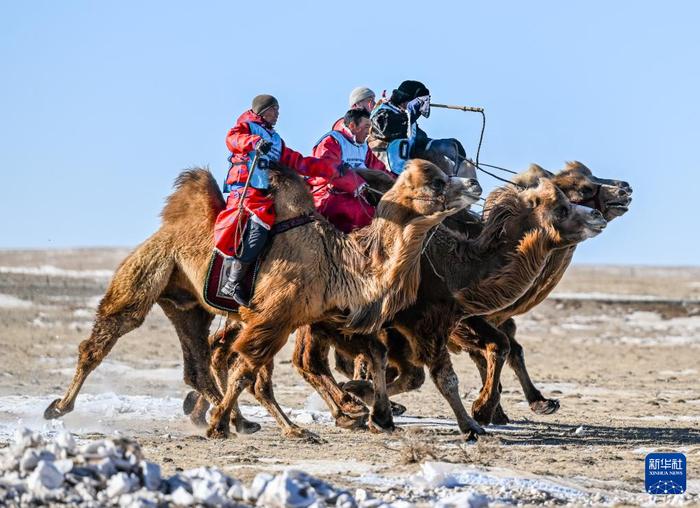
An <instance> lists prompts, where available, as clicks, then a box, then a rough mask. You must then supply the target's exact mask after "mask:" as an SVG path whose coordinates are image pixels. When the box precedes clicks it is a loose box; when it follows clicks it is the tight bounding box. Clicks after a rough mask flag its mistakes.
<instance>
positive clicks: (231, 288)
mask: <svg viewBox="0 0 700 508" xmlns="http://www.w3.org/2000/svg"><path fill="white" fill-rule="evenodd" d="M252 264H253V263H244V262H242V261H240V260H238V259H234V260H233V262H232V263H231V271H230V272H229V274H228V280H227V281H226V284H224V286H223V287H222V288H221V289H220V290H219V292H220V293H221V294H223V295H226V296H228V297H231V298H233V299H234V301H235V302H236V303H237V304H238V305H240V306H242V307H250V295H249V294H248V291H246V290H245V288H244V287H243V280H244V279H245V276H246V275H247V274H248V270H249V269H250V267H251V265H252Z"/></svg>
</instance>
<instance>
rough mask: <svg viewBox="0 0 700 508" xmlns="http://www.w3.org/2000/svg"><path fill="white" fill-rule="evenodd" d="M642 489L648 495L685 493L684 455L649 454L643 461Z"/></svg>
mask: <svg viewBox="0 0 700 508" xmlns="http://www.w3.org/2000/svg"><path fill="white" fill-rule="evenodd" d="M644 487H645V488H646V491H647V492H648V493H649V494H655V495H662V496H663V495H668V494H683V493H684V492H685V455H683V454H682V453H650V454H648V455H647V456H646V458H645V459H644Z"/></svg>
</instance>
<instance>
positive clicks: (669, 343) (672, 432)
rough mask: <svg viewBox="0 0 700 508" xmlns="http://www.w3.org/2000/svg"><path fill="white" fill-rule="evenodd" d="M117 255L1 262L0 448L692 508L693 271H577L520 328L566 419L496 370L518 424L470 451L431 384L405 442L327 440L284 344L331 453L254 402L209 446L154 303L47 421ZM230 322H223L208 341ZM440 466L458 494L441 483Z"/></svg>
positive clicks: (412, 491) (16, 256)
mask: <svg viewBox="0 0 700 508" xmlns="http://www.w3.org/2000/svg"><path fill="white" fill-rule="evenodd" d="M127 253H128V250H127V249H116V248H115V249H81V250H60V251H59V250H54V251H0V347H1V349H0V448H1V447H5V446H7V445H8V443H9V442H10V441H11V439H12V435H13V433H14V431H15V430H16V429H17V428H18V427H29V428H32V429H36V430H40V431H41V432H43V433H47V434H50V433H51V432H53V431H55V430H56V429H58V428H61V427H63V428H65V429H67V430H69V431H70V432H72V433H74V434H75V435H76V436H77V438H78V439H79V440H86V439H92V438H98V437H101V436H113V435H114V433H119V434H121V435H124V436H130V437H134V438H136V439H137V440H138V441H139V442H140V443H141V446H142V448H143V451H144V453H145V455H146V456H147V457H148V459H149V460H152V461H154V462H158V463H160V464H161V466H162V468H163V472H164V473H165V474H168V473H173V472H175V471H178V470H181V469H184V470H186V469H190V468H194V467H199V466H205V465H206V466H216V467H219V468H221V469H223V470H224V471H225V472H226V473H227V474H229V475H231V476H234V477H236V478H239V479H241V480H244V481H250V480H251V479H252V478H253V477H254V476H255V475H256V474H258V473H260V472H273V473H274V472H277V471H281V470H283V469H285V468H289V467H291V468H295V469H300V470H303V471H306V472H308V473H310V474H312V475H314V476H317V477H319V478H322V479H324V480H327V481H329V482H332V483H333V484H335V485H341V486H343V487H344V488H348V489H351V490H353V491H354V489H366V490H367V491H370V492H371V493H372V494H373V495H374V496H377V497H379V498H381V499H383V500H385V501H396V500H405V501H407V502H410V503H415V504H417V505H419V506H422V505H424V506H432V505H434V504H436V503H437V502H438V500H439V499H442V498H445V497H448V496H450V495H454V494H455V493H459V492H464V491H470V492H478V493H481V494H483V495H486V496H488V499H489V501H490V503H491V504H492V505H509V504H521V505H529V504H540V503H548V504H567V503H570V504H577V505H591V504H593V505H597V504H623V505H625V504H626V505H638V504H644V503H652V502H656V503H660V502H673V503H676V504H684V503H687V504H699V503H700V376H699V373H700V268H660V267H622V266H615V267H604V266H587V265H584V266H573V267H572V268H571V269H570V270H569V272H568V273H567V275H566V276H565V279H564V280H563V281H562V283H561V284H560V285H559V287H558V288H557V290H556V291H555V293H554V294H553V295H551V296H550V298H549V299H548V300H546V301H545V302H544V303H543V304H542V305H540V306H539V307H538V308H536V309H534V310H533V311H532V312H530V313H528V314H526V315H524V316H520V317H518V318H517V324H518V335H517V336H518V338H519V340H520V342H521V344H522V345H523V346H524V347H525V351H526V361H527V365H528V367H529V370H530V372H531V375H532V378H533V380H534V381H535V383H536V385H537V386H538V387H539V388H540V390H542V392H543V393H544V394H545V396H547V397H554V398H558V399H559V400H560V402H561V409H560V410H559V411H558V412H557V413H555V414H553V415H548V416H542V415H537V414H535V413H533V412H531V411H530V409H529V407H528V405H527V403H526V402H525V398H524V396H523V394H522V392H521V390H520V387H519V385H518V382H517V379H516V378H515V376H514V374H513V373H512V371H511V370H509V369H508V368H507V367H506V368H505V369H504V374H503V377H502V383H503V393H502V404H503V407H504V409H505V411H506V413H507V414H508V415H509V417H510V418H511V420H512V421H513V423H511V424H509V425H505V426H490V427H489V428H488V429H487V431H488V435H487V436H484V437H482V438H481V439H479V440H478V442H477V443H469V442H465V441H464V440H463V438H462V437H461V436H460V434H459V432H458V430H457V427H456V423H455V421H454V419H453V417H452V414H451V411H450V409H449V406H448V405H447V403H446V402H445V401H444V400H443V398H442V397H441V396H440V394H439V393H438V392H437V390H436V389H435V387H434V386H433V385H432V384H431V382H430V381H429V380H428V381H427V383H426V384H425V385H424V386H423V387H422V388H421V389H420V390H419V391H416V392H413V393H409V394H404V395H401V396H399V397H397V398H396V401H397V402H399V403H401V404H404V405H405V406H407V407H408V411H407V412H406V414H405V415H403V416H402V417H399V418H397V419H396V421H397V424H398V426H399V428H400V430H399V431H397V432H395V433H392V434H374V433H370V432H368V431H348V430H343V429H339V428H336V427H335V426H334V425H333V423H332V419H331V418H330V415H329V413H328V412H327V411H326V409H325V407H324V405H323V403H322V402H321V401H320V399H319V398H318V397H317V396H315V395H313V394H312V392H313V391H312V389H311V388H310V386H308V385H307V384H306V383H305V382H304V381H303V379H302V378H301V377H300V376H299V375H298V374H297V373H296V372H295V371H294V368H293V366H292V365H291V362H290V358H291V350H292V343H293V341H292V340H290V342H289V343H288V345H287V347H286V348H285V349H284V350H283V351H282V352H281V353H280V354H279V355H278V357H277V362H276V369H275V380H276V384H275V391H276V395H277V398H278V400H279V401H280V403H281V404H282V405H283V406H285V407H287V408H289V411H290V414H291V415H292V418H293V419H294V420H295V421H297V422H298V423H299V424H301V425H303V426H305V427H307V428H309V429H310V430H312V431H314V432H315V433H317V434H318V435H319V436H320V437H321V438H322V439H323V441H324V442H323V443H322V444H312V443H309V442H303V441H295V440H288V439H284V438H282V437H281V434H280V433H279V431H278V430H277V428H276V426H275V424H274V422H273V421H272V419H271V418H270V417H269V416H268V415H267V413H266V412H265V411H264V410H263V409H261V408H260V407H259V406H258V405H257V403H256V402H255V400H254V399H252V398H251V397H250V396H249V395H247V394H246V395H244V397H243V403H244V407H243V410H244V414H246V415H249V416H250V417H251V418H252V419H254V420H257V421H259V422H261V423H262V425H263V429H262V430H261V431H260V432H258V433H257V434H254V435H248V436H235V437H232V438H230V439H227V440H224V441H219V440H216V441H212V440H208V439H206V438H205V433H204V430H203V429H200V428H196V427H194V426H193V425H192V424H191V423H190V422H189V420H188V419H187V418H186V417H185V416H183V414H182V410H181V405H182V398H183V396H184V395H185V394H186V393H187V391H188V390H189V388H188V387H187V386H186V385H185V384H184V383H183V381H182V356H181V352H180V348H179V343H178V340H177V337H176V336H175V333H174V330H173V328H172V327H171V325H170V323H169V322H168V321H167V319H166V318H165V316H164V315H163V313H162V312H161V310H160V309H159V308H158V307H155V308H154V309H153V311H152V313H151V314H150V316H149V317H148V319H147V320H146V322H145V323H144V325H143V326H142V327H141V328H140V329H138V330H136V331H134V332H132V333H130V334H128V335H126V336H124V337H123V338H121V339H120V340H119V342H118V343H117V345H116V346H115V348H114V349H113V351H112V353H111V354H110V355H109V357H108V359H107V360H106V361H105V362H104V363H103V364H102V365H101V366H100V367H99V368H98V369H97V370H96V371H95V372H94V373H93V374H92V375H91V376H90V377H89V378H88V381H87V382H86V384H85V386H84V388H83V390H82V392H81V396H80V397H79V398H78V401H77V403H76V407H75V411H74V412H73V413H71V414H69V415H67V416H66V417H64V418H63V419H62V420H60V421H58V422H46V421H44V420H43V419H42V414H43V411H44V409H45V407H46V406H47V405H48V403H49V402H50V401H51V400H53V399H54V398H57V397H59V396H61V395H62V394H63V391H64V390H65V388H66V387H67V386H68V383H69V381H70V378H71V376H72V374H73V370H74V368H75V361H76V356H77V347H78V344H79V342H80V341H81V340H83V339H84V338H86V337H87V336H88V335H89V333H90V328H91V322H92V318H93V315H94V311H95V308H96V306H97V304H98V302H99V300H100V297H101V295H102V294H103V291H104V289H105V287H106V285H107V283H108V281H109V277H110V275H111V273H112V271H113V270H114V268H115V267H116V265H117V264H118V262H119V261H120V260H121V259H122V258H123V257H124V256H125V255H126V254H127ZM222 325H223V323H222V322H221V320H220V319H219V318H216V319H215V321H214V323H213V326H212V331H213V330H214V329H216V328H217V327H219V326H222ZM453 361H454V364H455V367H456V370H457V373H458V375H459V378H460V390H461V393H463V398H464V402H465V404H467V407H469V405H470V404H471V402H472V401H473V400H474V398H475V397H476V394H477V392H478V387H479V385H480V383H479V377H478V373H477V371H476V369H475V367H474V366H473V364H472V363H471V361H470V360H469V358H468V357H467V356H466V355H461V356H455V357H453ZM338 376H340V375H338ZM0 451H1V450H0ZM652 451H673V452H683V453H685V455H686V457H687V464H688V490H687V492H686V494H685V495H683V496H669V497H665V496H658V497H656V498H654V497H652V496H650V495H648V494H645V493H644V457H645V455H646V454H647V453H650V452H652ZM436 470H437V471H443V472H445V474H450V475H452V477H454V478H459V479H460V481H459V482H456V483H458V485H456V486H454V487H453V488H450V487H449V485H447V486H446V485H445V482H442V483H441V482H439V481H436V480H435V477H434V476H435V475H434V472H435V471H436ZM431 472H432V473H431Z"/></svg>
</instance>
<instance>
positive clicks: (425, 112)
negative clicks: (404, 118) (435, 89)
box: [406, 95, 430, 118]
mask: <svg viewBox="0 0 700 508" xmlns="http://www.w3.org/2000/svg"><path fill="white" fill-rule="evenodd" d="M406 109H408V110H409V111H410V112H411V116H413V117H418V116H421V115H422V116H424V117H425V118H428V117H429V116H430V95H424V96H423V97H416V98H415V99H413V100H412V101H410V102H409V103H408V104H407V106H406Z"/></svg>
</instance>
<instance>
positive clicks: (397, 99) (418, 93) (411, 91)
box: [391, 80, 430, 104]
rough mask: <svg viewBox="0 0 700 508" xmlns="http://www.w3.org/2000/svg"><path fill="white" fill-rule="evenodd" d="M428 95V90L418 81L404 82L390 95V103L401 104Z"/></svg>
mask: <svg viewBox="0 0 700 508" xmlns="http://www.w3.org/2000/svg"><path fill="white" fill-rule="evenodd" d="M425 95H430V90H428V88H427V87H426V86H425V85H424V84H423V83H421V82H420V81H411V80H406V81H404V82H403V83H401V84H400V85H399V87H398V88H396V89H395V90H394V91H393V92H392V94H391V102H393V103H395V104H401V103H402V102H406V101H410V100H413V99H415V98H417V97H423V96H425Z"/></svg>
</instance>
